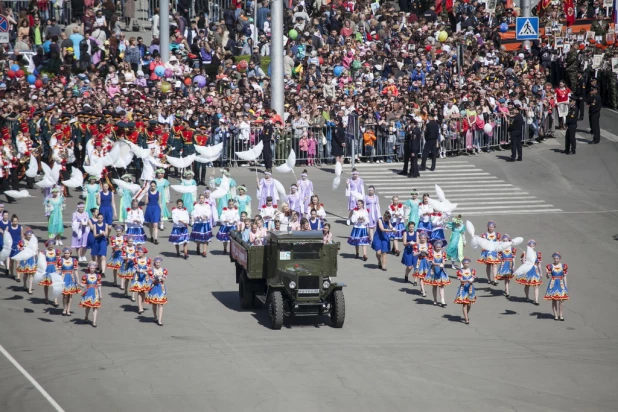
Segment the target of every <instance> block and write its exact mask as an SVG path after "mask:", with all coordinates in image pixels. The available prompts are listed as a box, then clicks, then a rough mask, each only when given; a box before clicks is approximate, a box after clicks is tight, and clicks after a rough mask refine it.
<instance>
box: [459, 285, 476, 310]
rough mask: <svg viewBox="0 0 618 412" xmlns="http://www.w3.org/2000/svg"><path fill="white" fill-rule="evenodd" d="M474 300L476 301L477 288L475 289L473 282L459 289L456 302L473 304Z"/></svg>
mask: <svg viewBox="0 0 618 412" xmlns="http://www.w3.org/2000/svg"><path fill="white" fill-rule="evenodd" d="M474 302H476V290H475V289H474V285H473V284H472V283H466V284H465V285H462V286H460V287H459V289H457V294H456V295H455V301H454V303H458V304H460V305H465V304H470V305H471V304H473V303H474Z"/></svg>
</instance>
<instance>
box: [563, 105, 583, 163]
mask: <svg viewBox="0 0 618 412" xmlns="http://www.w3.org/2000/svg"><path fill="white" fill-rule="evenodd" d="M578 119H579V109H578V107H577V97H571V99H570V100H569V112H568V113H567V117H566V127H567V130H566V135H565V136H564V154H575V147H576V143H577V140H576V139H575V132H576V131H577V120H578Z"/></svg>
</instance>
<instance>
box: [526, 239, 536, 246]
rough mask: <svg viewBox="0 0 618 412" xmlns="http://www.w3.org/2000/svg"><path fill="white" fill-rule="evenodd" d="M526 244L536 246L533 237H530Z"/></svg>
mask: <svg viewBox="0 0 618 412" xmlns="http://www.w3.org/2000/svg"><path fill="white" fill-rule="evenodd" d="M528 246H536V240H534V239H530V240H529V241H528Z"/></svg>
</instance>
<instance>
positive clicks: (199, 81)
mask: <svg viewBox="0 0 618 412" xmlns="http://www.w3.org/2000/svg"><path fill="white" fill-rule="evenodd" d="M193 84H194V85H196V86H197V87H199V88H200V89H201V88H202V87H204V86H206V78H205V77H204V76H202V75H199V76H195V77H194V78H193Z"/></svg>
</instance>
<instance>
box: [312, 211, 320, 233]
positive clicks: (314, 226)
mask: <svg viewBox="0 0 618 412" xmlns="http://www.w3.org/2000/svg"><path fill="white" fill-rule="evenodd" d="M309 227H310V228H311V230H322V220H321V219H320V218H319V217H318V211H317V210H315V209H311V211H310V212H309Z"/></svg>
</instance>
